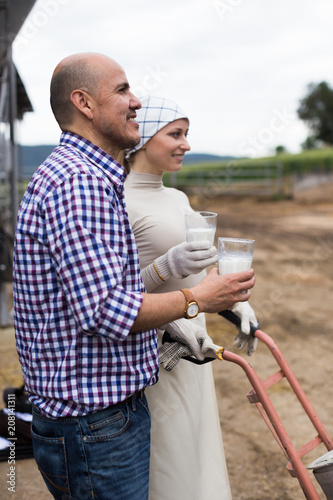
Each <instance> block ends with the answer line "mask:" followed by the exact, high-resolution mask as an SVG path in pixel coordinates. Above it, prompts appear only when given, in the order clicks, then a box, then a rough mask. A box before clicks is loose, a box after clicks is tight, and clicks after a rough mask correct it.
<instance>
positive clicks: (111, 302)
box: [14, 132, 158, 418]
mask: <svg viewBox="0 0 333 500" xmlns="http://www.w3.org/2000/svg"><path fill="white" fill-rule="evenodd" d="M124 177H125V174H124V170H123V167H122V166H121V165H120V164H119V163H117V162H116V161H115V160H113V158H111V157H110V156H109V155H107V154H106V153H105V152H104V151H102V150H101V149H99V148H98V147H97V146H95V145H94V144H92V143H91V142H89V141H87V140H85V139H83V138H82V137H79V136H77V135H75V134H72V133H67V132H66V133H63V134H62V136H61V141H60V145H59V146H58V147H57V148H55V149H54V151H53V152H52V153H51V155H50V156H49V157H48V158H47V159H46V160H45V162H44V163H43V164H42V165H41V166H40V167H39V168H38V169H37V171H36V172H35V174H34V175H33V177H32V179H31V180H30V183H29V185H28V188H27V190H26V193H25V195H24V198H23V200H22V203H21V205H20V209H19V214H18V219H17V229H16V238H15V252H14V311H15V334H16V343H17V350H18V354H19V359H20V362H21V365H22V370H23V375H24V379H25V384H26V389H27V390H28V392H29V393H30V397H31V400H32V402H33V403H34V404H35V405H37V406H38V407H39V409H40V410H41V411H42V412H43V413H44V414H46V415H47V416H49V417H51V418H52V417H53V418H55V417H65V416H79V415H85V414H87V413H90V412H94V411H97V410H100V409H102V408H105V407H107V406H109V405H112V404H116V403H118V402H120V401H122V400H123V399H125V398H127V397H128V396H129V395H131V394H133V393H134V392H136V391H138V390H140V389H142V388H143V387H145V386H147V385H152V384H154V383H155V382H156V381H157V377H158V350H157V334H156V331H155V330H149V331H144V332H140V333H135V334H132V333H130V329H131V327H132V325H133V323H134V321H135V319H136V317H137V314H138V311H139V309H140V307H141V304H142V300H143V299H142V292H143V291H144V285H143V282H142V278H141V275H140V268H139V258H138V252H137V247H136V243H135V240H134V236H133V233H132V230H131V227H130V225H129V222H128V218H127V213H126V210H125V205H124V196H123V182H124Z"/></svg>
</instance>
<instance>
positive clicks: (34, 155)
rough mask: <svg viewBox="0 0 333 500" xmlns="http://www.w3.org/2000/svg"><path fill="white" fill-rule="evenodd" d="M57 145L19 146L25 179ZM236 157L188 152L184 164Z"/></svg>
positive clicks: (28, 177) (20, 161) (19, 155)
mask: <svg viewBox="0 0 333 500" xmlns="http://www.w3.org/2000/svg"><path fill="white" fill-rule="evenodd" d="M55 147H56V145H55V144H46V145H40V146H21V145H20V146H18V157H19V163H20V164H21V165H22V167H23V176H24V178H25V179H30V177H31V176H32V174H33V173H34V171H35V170H36V168H37V167H38V166H39V165H40V164H41V163H43V161H44V160H45V158H46V157H47V156H48V155H49V154H50V153H51V152H52V151H53V149H54V148H55ZM234 158H235V157H234V156H217V155H211V154H207V153H188V154H186V155H185V157H184V161H183V164H184V165H193V164H195V163H204V162H213V161H220V160H232V159H234Z"/></svg>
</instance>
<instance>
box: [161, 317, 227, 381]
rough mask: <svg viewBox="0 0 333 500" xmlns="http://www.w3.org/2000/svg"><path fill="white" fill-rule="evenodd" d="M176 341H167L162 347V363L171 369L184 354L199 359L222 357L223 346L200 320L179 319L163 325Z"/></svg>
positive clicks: (167, 368)
mask: <svg viewBox="0 0 333 500" xmlns="http://www.w3.org/2000/svg"><path fill="white" fill-rule="evenodd" d="M161 329H163V330H166V331H167V332H168V333H169V335H170V336H171V337H172V339H173V340H175V342H173V343H165V344H163V345H162V346H161V347H160V350H159V352H160V364H161V365H162V366H163V367H164V368H165V370H167V371H171V370H172V369H173V368H174V367H175V366H176V365H177V364H178V362H179V360H180V359H181V358H182V357H184V356H195V357H196V358H197V359H199V360H201V361H202V360H204V359H205V358H219V359H222V352H223V348H222V347H220V346H218V345H216V344H214V342H213V341H212V339H211V338H210V337H209V336H208V334H207V331H206V329H205V328H204V327H203V326H201V325H200V324H199V323H198V322H195V321H192V320H188V319H177V320H175V321H172V322H171V323H168V324H166V325H163V326H162V327H161Z"/></svg>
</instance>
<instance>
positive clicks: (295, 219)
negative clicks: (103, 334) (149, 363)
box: [0, 185, 333, 500]
mask: <svg viewBox="0 0 333 500" xmlns="http://www.w3.org/2000/svg"><path fill="white" fill-rule="evenodd" d="M192 202H193V204H194V205H196V208H202V205H204V207H203V208H205V209H208V210H214V211H216V212H218V214H219V220H218V230H217V236H222V235H224V236H236V237H237V236H239V237H250V238H253V239H255V240H256V244H255V254H254V261H253V267H254V269H255V271H256V285H255V288H254V289H253V292H252V295H251V299H250V303H251V305H252V307H253V308H254V310H255V311H256V314H257V318H258V320H259V321H260V328H261V330H263V331H265V332H266V333H268V334H269V335H270V336H271V337H272V338H273V339H274V340H275V342H276V343H277V345H278V347H279V348H280V350H281V352H282V354H283V356H284V357H285V358H286V361H287V363H288V364H289V366H290V368H291V369H292V371H293V372H294V374H295V375H296V377H297V379H298V381H299V383H300V384H301V386H302V388H303V390H304V391H305V394H306V395H307V397H308V398H309V400H310V402H311V404H312V406H313V407H314V409H315V411H316V412H317V414H318V416H319V419H320V420H321V421H322V423H323V424H324V425H325V427H326V429H327V431H328V434H329V435H330V436H333V419H332V409H333V385H332V351H333V311H332V292H333V279H332V277H333V258H332V256H333V231H332V228H333V185H326V186H321V187H319V188H316V189H312V190H309V191H303V192H302V193H301V194H299V195H298V197H297V198H296V199H292V200H282V201H272V200H263V199H258V198H257V199H255V198H243V199H236V198H234V197H224V198H218V199H217V198H214V199H204V200H203V199H202V198H200V197H199V198H198V197H195V198H193V199H192ZM208 329H209V333H210V335H211V336H212V337H213V338H214V340H215V341H216V342H217V343H219V344H220V345H223V346H224V347H225V348H226V349H227V350H230V351H233V352H236V353H237V354H240V355H241V356H242V357H243V358H244V359H246V360H247V361H249V362H250V363H251V365H252V367H253V368H254V370H255V371H256V373H257V374H258V376H259V377H260V379H261V380H264V379H266V378H267V377H268V376H270V375H272V374H273V373H275V372H277V371H278V370H279V367H278V365H277V364H276V362H275V360H274V358H273V356H272V354H271V353H270V351H269V350H268V348H267V347H266V346H265V345H264V344H263V343H259V345H258V349H257V351H256V352H255V353H254V355H253V356H252V357H251V358H249V357H248V356H247V355H246V353H245V352H243V351H236V350H235V348H234V346H233V344H232V341H233V338H234V336H235V327H234V326H233V325H231V324H230V323H229V322H228V321H227V320H225V319H224V318H221V317H220V316H218V315H209V316H208ZM0 355H1V366H0V391H1V393H2V390H3V389H4V388H5V387H9V386H13V385H14V386H15V385H19V384H20V383H21V372H20V368H19V364H18V361H17V357H16V351H15V345H14V335H13V329H12V328H4V329H1V330H0ZM213 370H214V376H215V382H216V391H217V397H218V405H219V412H220V419H221V428H222V433H223V440H224V447H225V454H226V459H227V464H228V470H229V476H230V484H231V489H232V494H233V500H243V499H244V500H274V499H276V500H301V499H304V498H305V497H304V494H303V493H302V490H301V488H300V486H299V483H298V481H297V479H295V478H292V477H291V476H290V475H289V473H288V472H287V470H286V464H287V459H286V457H285V456H284V454H283V452H282V451H281V449H280V447H279V446H278V444H277V443H276V441H275V439H274V438H273V436H272V434H271V433H270V431H269V430H268V428H267V426H266V424H265V422H264V420H263V419H262V417H261V415H260V414H259V412H258V410H257V408H256V407H255V405H251V404H249V402H248V400H247V397H246V394H247V393H248V391H249V390H250V389H251V385H250V382H249V381H248V378H247V376H246V374H245V372H244V371H243V370H242V368H241V367H239V366H238V365H236V364H234V363H231V362H228V361H223V362H220V361H214V363H213ZM268 394H269V396H270V398H271V400H272V402H273V404H274V407H275V409H276V411H277V412H278V415H279V416H280V418H281V420H282V423H283V425H284V426H285V428H286V429H287V432H288V434H289V436H290V437H291V439H292V442H293V443H294V445H295V446H296V447H297V448H298V447H300V446H302V445H303V444H304V443H306V442H308V441H309V440H311V439H312V438H314V437H315V435H316V432H315V430H314V428H313V427H312V425H311V423H310V422H309V420H308V418H307V416H306V414H305V412H304V410H303V409H302V407H301V406H300V404H299V403H298V401H297V400H296V398H295V396H294V394H293V392H292V390H291V389H290V386H289V384H288V383H287V382H286V381H285V380H283V381H281V382H279V383H278V384H277V385H275V386H273V387H271V388H270V389H269V390H268ZM0 406H1V403H0ZM2 406H3V404H2ZM326 451H327V450H326V449H325V448H324V447H323V445H320V447H318V448H316V449H315V450H314V451H312V452H311V453H310V454H308V455H307V456H306V457H304V459H303V462H304V464H305V465H306V466H307V465H308V464H309V463H310V462H312V461H313V460H314V459H316V458H318V457H319V456H321V455H322V454H324V453H325V452H326ZM8 472H9V471H8V464H7V463H5V462H3V463H0V496H1V498H3V499H7V498H18V499H20V500H30V499H35V498H36V499H38V500H47V499H50V496H49V494H48V493H47V491H46V490H45V487H44V485H43V482H42V480H41V478H40V476H39V473H38V471H37V470H36V466H35V463H34V461H33V460H20V461H17V463H16V493H15V494H13V493H9V492H8V491H7V485H6V481H7V477H6V474H7V473H8ZM310 477H312V472H310ZM313 484H314V485H315V487H316V489H317V491H318V495H319V498H320V499H321V500H325V498H326V497H325V495H324V493H323V492H322V490H321V488H320V487H319V486H318V485H317V483H316V481H315V480H313ZM156 500H158V499H156ZM175 500H176V499H175ZM177 500H181V499H177ZM202 500H209V499H202Z"/></svg>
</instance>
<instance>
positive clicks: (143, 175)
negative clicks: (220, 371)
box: [125, 96, 231, 500]
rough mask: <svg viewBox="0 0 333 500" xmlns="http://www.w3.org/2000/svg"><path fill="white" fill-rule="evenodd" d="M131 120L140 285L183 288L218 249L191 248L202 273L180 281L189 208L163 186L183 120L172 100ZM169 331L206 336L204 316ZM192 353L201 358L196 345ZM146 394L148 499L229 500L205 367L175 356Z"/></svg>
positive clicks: (130, 204) (130, 190)
mask: <svg viewBox="0 0 333 500" xmlns="http://www.w3.org/2000/svg"><path fill="white" fill-rule="evenodd" d="M137 122H138V123H139V127H140V133H141V142H140V144H139V145H138V146H137V147H136V148H134V149H133V150H130V151H128V152H127V155H126V158H127V161H128V163H129V167H130V174H129V175H128V178H127V180H126V182H125V198H126V206H127V210H128V214H129V219H130V222H131V225H132V228H133V231H134V234H135V238H136V241H137V245H138V248H139V255H140V267H141V269H142V270H143V277H144V281H145V285H146V287H147V290H148V291H150V292H151V291H154V292H156V293H162V292H167V291H171V290H176V289H183V288H189V287H191V286H194V285H195V284H196V283H197V282H198V281H200V280H201V279H202V278H203V276H204V275H205V271H202V269H204V268H205V267H207V265H209V263H210V264H211V263H214V262H216V250H214V249H212V248H211V247H210V245H207V243H205V242H204V244H203V246H202V247H201V248H197V247H196V248H195V249H194V252H203V254H204V255H203V259H202V260H201V267H200V269H201V270H200V269H198V268H196V269H195V270H196V271H198V270H199V271H200V272H197V274H194V275H190V276H188V277H185V278H183V277H182V275H183V272H182V271H183V270H182V269H181V267H182V265H183V266H185V267H186V266H187V267H191V264H189V260H187V258H186V251H183V250H184V246H185V245H184V241H185V226H184V214H185V213H186V212H187V211H191V207H190V204H189V201H188V198H187V196H186V195H185V194H184V193H182V192H180V191H178V190H176V189H172V188H166V187H165V186H163V181H162V176H163V173H164V172H177V171H178V170H180V168H181V166H182V160H183V157H184V154H185V152H186V151H189V149H190V146H189V144H188V142H187V139H186V136H187V131H188V126H189V120H188V118H187V116H186V114H185V113H184V112H183V111H182V110H181V109H180V108H179V107H178V106H177V105H176V104H175V103H174V102H172V101H168V100H166V99H160V98H156V97H151V96H149V97H145V98H143V99H142V108H141V109H140V110H139V111H137ZM182 245H183V246H182ZM174 247H176V248H177V250H176V251H173V252H172V251H171V253H170V251H169V249H170V248H174ZM182 252H183V253H182ZM191 253H192V252H191V251H190V252H188V254H187V257H188V258H190V257H191V256H190V254H191ZM161 256H162V257H161ZM177 258H178V260H177ZM182 259H183V260H182ZM192 264H193V263H192ZM193 270H194V268H192V269H191V271H192V272H193ZM188 271H189V269H185V273H184V274H188ZM175 276H178V277H175ZM182 323H183V324H182ZM173 326H174V328H176V329H177V328H178V329H179V331H184V329H187V330H192V331H193V330H195V331H198V330H199V331H200V330H201V331H202V330H203V331H204V332H205V318H204V315H203V314H199V316H198V317H197V318H195V319H191V320H187V319H184V320H178V322H174V325H173ZM171 328H172V327H171ZM168 330H169V327H168ZM162 334H163V331H161V330H160V331H159V344H160V345H161V338H162ZM206 335H207V334H206ZM194 336H195V334H194ZM192 347H193V344H192ZM194 349H195V348H193V349H192V350H194ZM196 354H197V355H198V357H200V348H198V349H197V352H196ZM203 357H204V354H203V355H202V356H201V359H202V358H203ZM146 395H147V399H148V403H149V407H150V411H151V416H152V432H151V436H152V444H151V469H150V484H149V491H150V493H149V498H150V500H215V499H216V500H227V499H230V498H231V493H230V487H229V480H228V474H227V469H226V464H225V458H224V451H223V445H222V437H221V430H220V422H219V416H218V409H217V403H216V396H215V388H214V381H213V375H212V367H211V363H206V364H203V365H201V366H198V365H195V364H192V363H190V362H189V361H186V360H184V359H181V360H180V361H179V363H177V366H175V367H174V368H173V369H172V371H167V370H164V369H163V368H161V370H160V378H159V382H158V383H157V384H156V385H155V386H154V387H150V388H148V389H147V391H146Z"/></svg>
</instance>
